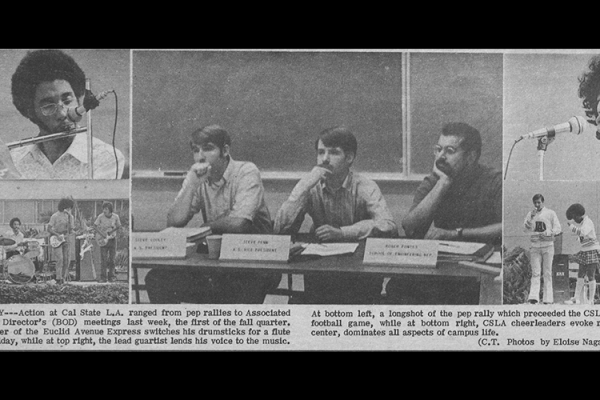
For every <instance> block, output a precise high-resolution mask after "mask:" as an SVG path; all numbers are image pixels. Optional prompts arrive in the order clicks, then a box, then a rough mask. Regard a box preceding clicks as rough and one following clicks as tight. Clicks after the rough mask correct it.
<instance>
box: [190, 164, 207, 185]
mask: <svg viewBox="0 0 600 400" xmlns="http://www.w3.org/2000/svg"><path fill="white" fill-rule="evenodd" d="M209 172H210V164H209V163H195V164H194V165H192V167H191V168H190V170H189V171H188V173H187V176H186V177H185V180H184V186H187V185H191V186H192V187H194V188H195V187H197V186H198V185H200V183H202V182H203V181H204V180H206V178H207V177H208V173H209Z"/></svg>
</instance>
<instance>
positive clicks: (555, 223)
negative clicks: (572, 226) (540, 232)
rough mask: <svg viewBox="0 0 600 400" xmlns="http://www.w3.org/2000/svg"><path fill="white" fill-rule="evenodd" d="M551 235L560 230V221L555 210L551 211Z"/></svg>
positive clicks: (556, 233)
mask: <svg viewBox="0 0 600 400" xmlns="http://www.w3.org/2000/svg"><path fill="white" fill-rule="evenodd" d="M551 232H552V235H553V236H556V235H558V234H559V233H561V232H562V226H560V221H559V220H558V216H557V215H556V213H555V212H553V213H552V230H551Z"/></svg>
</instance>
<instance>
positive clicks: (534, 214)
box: [529, 208, 538, 219]
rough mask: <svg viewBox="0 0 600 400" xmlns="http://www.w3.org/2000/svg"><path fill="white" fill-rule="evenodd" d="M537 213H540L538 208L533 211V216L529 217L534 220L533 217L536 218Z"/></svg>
mask: <svg viewBox="0 0 600 400" xmlns="http://www.w3.org/2000/svg"><path fill="white" fill-rule="evenodd" d="M537 213H538V210H537V208H534V209H533V210H532V211H531V214H530V217H529V218H531V219H533V217H535V216H536V215H537Z"/></svg>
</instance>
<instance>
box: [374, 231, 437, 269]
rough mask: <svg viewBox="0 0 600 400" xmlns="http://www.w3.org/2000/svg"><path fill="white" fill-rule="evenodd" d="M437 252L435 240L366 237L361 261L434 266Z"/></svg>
mask: <svg viewBox="0 0 600 400" xmlns="http://www.w3.org/2000/svg"><path fill="white" fill-rule="evenodd" d="M437 254H438V242H437V241H435V240H408V239H377V238H368V239H367V243H366V246H365V256H364V258H363V263H365V264H393V265H402V266H418V267H435V266H436V263H437Z"/></svg>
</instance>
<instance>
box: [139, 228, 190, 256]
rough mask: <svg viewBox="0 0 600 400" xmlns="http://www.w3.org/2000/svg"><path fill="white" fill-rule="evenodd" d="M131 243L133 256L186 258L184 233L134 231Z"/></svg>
mask: <svg viewBox="0 0 600 400" xmlns="http://www.w3.org/2000/svg"><path fill="white" fill-rule="evenodd" d="M131 245H132V256H133V258H185V257H186V252H187V250H186V247H187V240H186V237H185V236H184V235H172V234H164V233H160V232H134V233H132V235H131Z"/></svg>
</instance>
